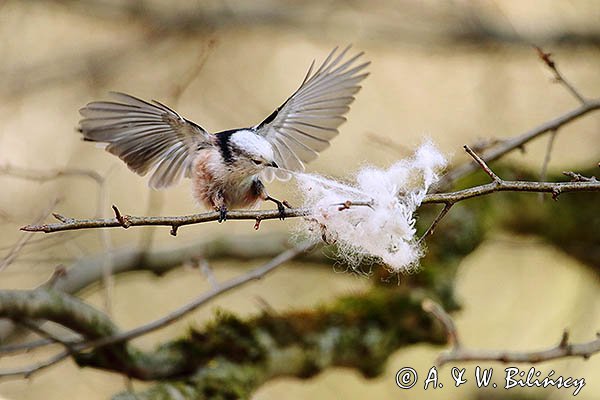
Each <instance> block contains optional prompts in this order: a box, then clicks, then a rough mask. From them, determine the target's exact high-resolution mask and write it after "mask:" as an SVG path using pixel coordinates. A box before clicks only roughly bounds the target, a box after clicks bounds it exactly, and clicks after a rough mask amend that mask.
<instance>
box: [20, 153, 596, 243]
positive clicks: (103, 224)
mask: <svg viewBox="0 0 600 400" xmlns="http://www.w3.org/2000/svg"><path fill="white" fill-rule="evenodd" d="M476 165H477V164H476ZM598 191H600V182H530V181H505V180H502V181H501V182H497V181H494V182H493V183H489V184H487V185H480V186H475V187H472V188H469V189H463V190H458V191H456V192H449V193H435V194H429V195H427V196H425V198H424V200H423V201H422V204H435V203H438V204H439V203H442V204H448V203H451V204H454V203H458V202H459V201H463V200H467V199H471V198H473V197H479V196H484V195H488V194H490V193H494V192H533V193H552V195H553V197H555V198H556V197H557V196H558V195H559V194H561V193H566V192H598ZM351 206H352V207H354V206H371V203H370V202H368V201H365V202H352V205H351ZM117 210H118V209H117ZM310 212H311V211H310V209H308V208H291V209H286V210H285V211H284V215H285V218H297V217H307V216H310ZM341 212H343V210H342V211H341ZM280 216H281V215H280V213H279V211H278V210H258V211H256V210H243V211H242V210H240V211H235V210H234V211H229V212H228V213H227V219H228V220H252V221H256V220H257V219H259V220H261V221H263V220H267V219H279V218H280ZM119 217H120V218H119ZM119 219H120V220H119ZM218 219H219V213H218V212H214V211H211V212H206V213H201V214H192V215H185V216H179V217H138V216H131V215H125V216H121V215H118V217H117V218H106V219H102V218H99V219H80V220H75V219H73V220H70V221H69V222H59V223H54V224H43V225H27V226H24V227H22V228H21V230H24V231H28V232H46V233H51V232H60V231H68V230H77V229H90V228H114V227H124V226H125V227H127V228H129V227H132V226H156V225H163V226H169V227H180V226H184V225H192V224H199V223H204V222H211V221H217V220H218ZM123 221H126V222H125V223H123Z"/></svg>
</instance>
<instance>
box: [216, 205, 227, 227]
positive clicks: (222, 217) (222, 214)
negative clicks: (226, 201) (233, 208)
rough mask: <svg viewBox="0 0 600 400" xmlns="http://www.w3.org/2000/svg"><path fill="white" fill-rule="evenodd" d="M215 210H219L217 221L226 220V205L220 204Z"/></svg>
mask: <svg viewBox="0 0 600 400" xmlns="http://www.w3.org/2000/svg"><path fill="white" fill-rule="evenodd" d="M217 211H218V212H219V219H218V221H219V223H221V222H223V221H227V207H225V206H220V207H219V208H218V209H217Z"/></svg>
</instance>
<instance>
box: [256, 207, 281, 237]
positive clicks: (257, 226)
mask: <svg viewBox="0 0 600 400" xmlns="http://www.w3.org/2000/svg"><path fill="white" fill-rule="evenodd" d="M283 204H284V205H285V202H283ZM260 221H262V220H261V219H260V218H256V222H255V223H254V230H255V231H257V230H259V229H260Z"/></svg>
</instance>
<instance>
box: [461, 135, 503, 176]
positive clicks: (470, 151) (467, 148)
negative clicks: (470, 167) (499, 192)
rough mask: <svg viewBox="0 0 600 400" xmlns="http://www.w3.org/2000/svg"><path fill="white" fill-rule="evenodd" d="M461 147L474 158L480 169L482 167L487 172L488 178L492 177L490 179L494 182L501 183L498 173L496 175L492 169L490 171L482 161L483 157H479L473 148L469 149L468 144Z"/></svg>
mask: <svg viewBox="0 0 600 400" xmlns="http://www.w3.org/2000/svg"><path fill="white" fill-rule="evenodd" d="M463 148H464V149H465V151H466V152H467V153H468V154H469V155H470V156H471V157H473V159H474V160H475V162H476V163H477V164H479V166H480V167H481V169H483V171H484V172H485V173H486V174H488V176H489V177H490V178H492V180H493V181H494V182H497V183H501V182H502V179H500V178H499V177H498V175H496V174H495V173H494V171H492V169H491V168H490V167H488V165H487V164H486V163H485V161H483V159H482V158H481V157H479V155H478V154H477V153H475V152H474V151H473V150H471V148H470V147H469V146H468V145H466V144H465V145H464V146H463Z"/></svg>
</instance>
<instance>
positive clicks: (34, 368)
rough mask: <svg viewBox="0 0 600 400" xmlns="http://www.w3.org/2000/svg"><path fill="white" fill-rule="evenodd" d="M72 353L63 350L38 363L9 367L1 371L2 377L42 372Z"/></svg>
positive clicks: (25, 376)
mask: <svg viewBox="0 0 600 400" xmlns="http://www.w3.org/2000/svg"><path fill="white" fill-rule="evenodd" d="M70 355H71V353H70V352H69V351H62V352H60V353H57V354H56V355H54V356H52V357H50V358H48V359H47V360H46V361H42V362H40V363H37V364H33V365H29V366H26V367H22V368H15V369H7V370H2V371H0V378H26V379H27V378H29V377H31V376H32V375H33V374H35V373H37V372H40V371H41V370H43V369H46V368H48V367H51V366H53V365H54V364H58V363H59V362H61V361H63V360H65V359H67V358H68V357H69V356H70Z"/></svg>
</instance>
